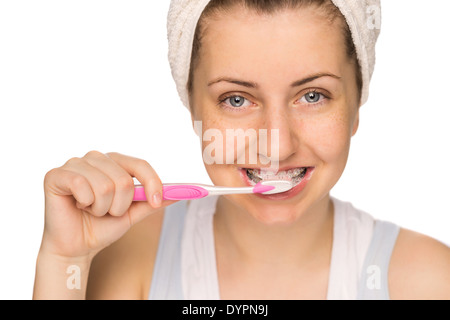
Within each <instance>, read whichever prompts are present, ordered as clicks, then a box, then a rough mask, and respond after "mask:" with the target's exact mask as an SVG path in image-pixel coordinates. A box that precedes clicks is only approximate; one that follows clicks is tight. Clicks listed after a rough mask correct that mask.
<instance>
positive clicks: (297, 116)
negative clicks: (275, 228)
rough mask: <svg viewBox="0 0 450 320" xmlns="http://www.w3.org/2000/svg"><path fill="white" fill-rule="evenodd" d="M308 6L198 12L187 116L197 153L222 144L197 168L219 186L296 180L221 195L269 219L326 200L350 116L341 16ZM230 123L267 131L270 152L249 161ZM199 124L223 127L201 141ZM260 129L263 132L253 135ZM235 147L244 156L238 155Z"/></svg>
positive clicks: (351, 88)
mask: <svg viewBox="0 0 450 320" xmlns="http://www.w3.org/2000/svg"><path fill="white" fill-rule="evenodd" d="M317 12H318V11H317V9H314V8H301V9H295V10H293V9H290V10H283V11H281V12H277V13H274V14H270V15H260V14H258V13H255V12H253V11H250V10H248V9H244V8H242V7H235V8H233V9H232V10H230V11H226V12H222V13H220V14H216V15H215V16H214V17H211V18H208V19H207V20H206V21H205V22H206V29H205V32H204V37H203V38H202V46H201V50H200V56H199V63H198V65H197V67H196V69H195V70H194V78H193V79H194V82H193V84H194V85H193V91H192V95H191V106H192V116H193V120H196V121H201V124H202V137H203V138H206V139H204V141H203V150H204V151H205V154H207V153H208V152H209V154H210V155H212V156H216V159H217V155H218V154H220V150H215V152H216V153H214V152H210V151H211V150H212V149H211V145H212V143H214V145H215V146H216V147H217V146H218V145H220V146H223V152H224V154H223V161H222V163H218V162H220V161H216V163H212V164H207V163H205V166H206V170H207V172H208V174H209V176H210V178H211V180H212V182H213V183H214V184H215V185H221V186H235V187H237V186H247V185H252V184H255V183H256V182H258V181H259V180H260V179H263V180H264V179H278V178H288V179H292V180H293V182H294V183H295V184H296V187H294V188H293V189H292V190H291V191H289V192H286V193H282V194H278V195H274V196H257V195H229V196H226V199H227V200H229V201H231V202H232V203H233V204H234V205H236V206H238V207H239V208H242V209H244V210H245V211H246V212H248V213H249V214H251V215H252V216H253V217H254V218H256V219H257V220H259V221H261V222H263V223H265V224H269V225H270V224H277V223H281V224H290V223H293V222H295V221H296V220H297V219H298V218H299V217H301V216H302V215H304V214H306V213H307V212H313V211H314V210H313V209H314V208H315V207H316V208H318V206H320V203H323V202H324V201H328V200H329V197H328V195H329V191H330V190H331V188H332V187H333V186H334V185H335V183H336V182H337V181H338V179H339V178H340V176H341V174H342V172H343V170H344V168H345V165H346V162H347V157H348V153H349V147H350V140H351V137H352V135H353V134H354V133H355V132H356V130H357V126H358V109H359V103H358V101H357V97H358V93H357V85H356V67H355V66H354V64H352V63H351V61H350V60H349V59H348V57H347V55H346V47H345V45H344V35H343V31H342V28H341V25H340V23H341V22H339V21H338V19H336V21H335V22H333V23H331V22H329V21H328V20H326V18H325V17H324V16H322V15H320V14H319V13H317ZM238 129H242V130H243V132H245V131H247V130H249V129H250V131H247V132H256V133H257V137H258V138H259V140H258V142H261V141H266V140H267V144H266V145H267V150H268V152H269V153H264V152H263V150H262V149H258V152H259V153H258V154H257V158H256V161H255V159H254V158H251V157H250V154H251V153H252V152H253V151H254V149H252V148H251V147H250V146H251V143H250V140H251V139H246V140H245V144H244V147H243V148H242V147H240V146H239V144H238V141H237V140H238V139H239V138H238V137H239V135H236V136H234V139H232V140H231V139H226V137H227V130H229V132H234V133H237V132H238ZM261 129H263V130H261ZM230 130H231V131H230ZM251 130H253V131H251ZM264 130H266V131H264ZM207 132H209V133H211V132H213V133H214V132H221V133H222V137H220V136H217V135H212V136H213V139H212V140H210V141H206V140H208V138H209V139H211V135H210V136H208V134H207ZM265 132H267V139H266V140H261V139H262V138H263V137H262V134H264V133H265ZM206 136H208V137H206ZM277 136H278V141H277V139H276V138H277ZM229 137H231V136H230V135H229ZM221 138H223V144H222V140H220V139H221ZM214 139H219V140H217V141H214ZM271 139H274V140H273V142H271ZM208 146H209V149H208ZM253 146H254V145H253ZM271 151H272V152H271ZM217 152H219V153H217ZM242 152H245V155H246V157H245V161H244V162H243V161H242V159H243V158H239V159H238V155H240V154H241V155H242ZM230 157H231V159H233V160H234V161H232V162H233V163H231V161H230ZM268 160H270V161H271V162H269V163H268V162H267V161H268ZM276 168H278V169H279V170H275V172H278V174H279V176H276V177H274V176H273V174H274V173H275V172H273V171H274V169H276ZM247 169H253V171H252V170H247ZM289 169H293V170H292V171H290V172H287V171H288V170H289ZM295 169H297V170H295ZM266 171H267V172H266ZM247 173H248V174H247ZM252 175H253V176H252ZM252 179H253V180H252Z"/></svg>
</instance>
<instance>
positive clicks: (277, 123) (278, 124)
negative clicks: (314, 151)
mask: <svg viewBox="0 0 450 320" xmlns="http://www.w3.org/2000/svg"><path fill="white" fill-rule="evenodd" d="M262 122H263V123H262V125H261V127H262V128H264V129H267V148H268V151H269V154H267V152H266V153H265V154H264V152H262V153H261V155H262V156H265V157H267V158H268V160H269V161H270V162H277V163H281V162H283V161H285V160H287V159H289V158H290V157H291V156H292V155H293V154H295V153H296V152H297V151H298V147H299V137H298V128H297V124H296V123H295V120H294V118H293V117H292V115H291V114H290V113H289V109H288V107H287V106H285V104H284V103H283V104H281V103H273V104H271V105H266V106H265V108H264V112H263V119H262Z"/></svg>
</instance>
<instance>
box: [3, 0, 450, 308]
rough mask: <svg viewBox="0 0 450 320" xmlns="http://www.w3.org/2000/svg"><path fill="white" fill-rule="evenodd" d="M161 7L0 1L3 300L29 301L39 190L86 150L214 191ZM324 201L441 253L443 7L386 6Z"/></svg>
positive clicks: (405, 1)
mask: <svg viewBox="0 0 450 320" xmlns="http://www.w3.org/2000/svg"><path fill="white" fill-rule="evenodd" d="M168 7H169V1H168V0H164V1H137V0H133V1H130V0H127V1H125V0H121V1H114V0H108V1H99V0H76V1H75V0H73V1H66V0H54V1H49V0H45V1H44V0H29V1H23V0H9V1H7V0H0V144H1V149H0V150H1V156H0V170H1V180H0V204H1V220H0V246H1V250H0V254H1V255H0V299H30V298H31V296H32V288H33V281H34V268H35V259H36V254H37V252H38V249H39V245H40V240H41V236H42V229H43V223H44V220H43V218H44V216H43V214H44V203H43V199H44V197H43V188H42V185H43V178H44V175H45V173H46V172H47V171H48V170H50V169H51V168H54V167H57V166H61V165H62V164H63V163H64V162H65V161H67V160H68V159H69V158H71V157H74V156H78V157H81V156H83V155H84V154H85V153H86V152H88V151H89V150H99V151H101V152H110V151H117V152H121V153H125V154H128V155H132V156H135V157H139V158H143V159H146V160H147V161H149V162H150V163H151V164H152V165H153V166H154V168H155V169H156V170H157V172H158V173H159V175H160V177H161V178H162V180H163V181H165V182H201V183H209V182H210V180H209V178H208V176H207V175H206V173H205V170H204V167H203V163H202V159H201V153H200V148H199V144H198V140H197V137H196V136H195V134H194V132H193V130H192V128H191V122H190V115H189V114H188V112H187V110H185V108H184V107H183V106H182V105H181V102H180V101H179V98H178V96H177V93H176V90H175V86H174V84H173V81H172V78H171V75H170V70H169V66H168V62H167V58H166V55H167V41H166V28H165V27H166V14H167V10H168ZM382 12H383V25H382V32H381V36H380V39H379V42H378V46H377V50H378V51H377V59H378V60H377V66H376V69H375V74H374V77H373V82H372V86H371V96H370V99H369V102H368V103H367V104H366V105H365V106H364V107H363V108H362V110H361V125H360V130H359V132H358V134H357V136H356V137H355V138H354V141H353V145H352V150H351V155H350V160H349V163H348V166H347V169H346V171H345V173H344V175H343V177H342V179H341V181H340V182H339V184H338V185H337V186H336V188H335V189H334V190H333V192H332V194H333V195H334V196H336V197H338V198H340V199H342V200H348V201H351V202H352V203H353V204H354V205H355V206H356V207H359V208H361V209H363V210H365V211H367V212H369V213H371V214H372V215H373V216H375V217H376V218H379V219H385V220H390V221H393V222H395V223H398V224H400V225H401V226H403V227H406V228H410V229H413V230H416V231H419V232H422V233H425V234H428V235H430V236H433V237H435V238H437V239H439V240H441V241H443V242H445V243H447V244H450V232H449V226H450V209H449V206H448V199H449V187H448V184H449V181H450V170H449V167H448V165H449V163H450V152H449V143H448V138H449V137H450V103H449V99H450V98H449V92H450V89H449V88H450V86H449V85H450V81H449V77H450V62H449V57H450V47H449V44H448V34H449V31H450V26H449V15H450V1H443V0H428V1H426V2H424V1H418V0H414V1H411V0H389V1H386V0H385V1H384V3H383V10H382Z"/></svg>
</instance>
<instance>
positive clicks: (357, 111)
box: [352, 108, 360, 137]
mask: <svg viewBox="0 0 450 320" xmlns="http://www.w3.org/2000/svg"><path fill="white" fill-rule="evenodd" d="M359 109H360V108H358V110H356V115H355V120H354V122H353V128H352V137H353V136H354V135H355V134H356V132H357V131H358V128H359Z"/></svg>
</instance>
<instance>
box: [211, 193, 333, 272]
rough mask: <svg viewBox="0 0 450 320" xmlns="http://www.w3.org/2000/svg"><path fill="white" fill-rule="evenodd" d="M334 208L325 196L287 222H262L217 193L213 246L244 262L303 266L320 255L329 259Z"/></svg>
mask: <svg viewBox="0 0 450 320" xmlns="http://www.w3.org/2000/svg"><path fill="white" fill-rule="evenodd" d="M293 210H294V209H293ZM333 212H334V208H333V203H332V201H331V199H330V197H329V196H326V197H325V198H323V199H321V200H320V201H319V202H317V203H316V204H315V205H313V206H312V207H311V208H310V209H309V210H308V211H307V212H304V213H302V215H301V216H300V217H299V218H298V219H297V220H296V221H295V222H293V223H291V224H289V225H265V224H263V223H261V222H260V221H258V220H256V219H255V218H253V216H252V215H251V214H250V213H248V212H247V211H246V210H245V209H244V208H242V207H239V206H237V205H236V204H235V203H233V202H232V201H230V200H228V199H227V198H225V197H220V198H219V199H218V202H217V207H216V214H215V215H214V229H215V230H214V231H215V237H216V246H217V249H218V250H226V251H227V253H226V255H227V256H230V257H235V258H238V259H239V260H240V261H245V263H247V264H253V263H254V264H257V265H260V264H261V263H264V264H265V265H268V264H270V265H271V266H275V265H280V266H286V265H287V264H288V265H295V266H301V265H305V266H306V264H308V263H311V262H314V261H316V262H317V259H319V257H321V258H320V259H324V258H325V259H329V257H330V254H331V247H332V237H333ZM221 244H223V245H221Z"/></svg>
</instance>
